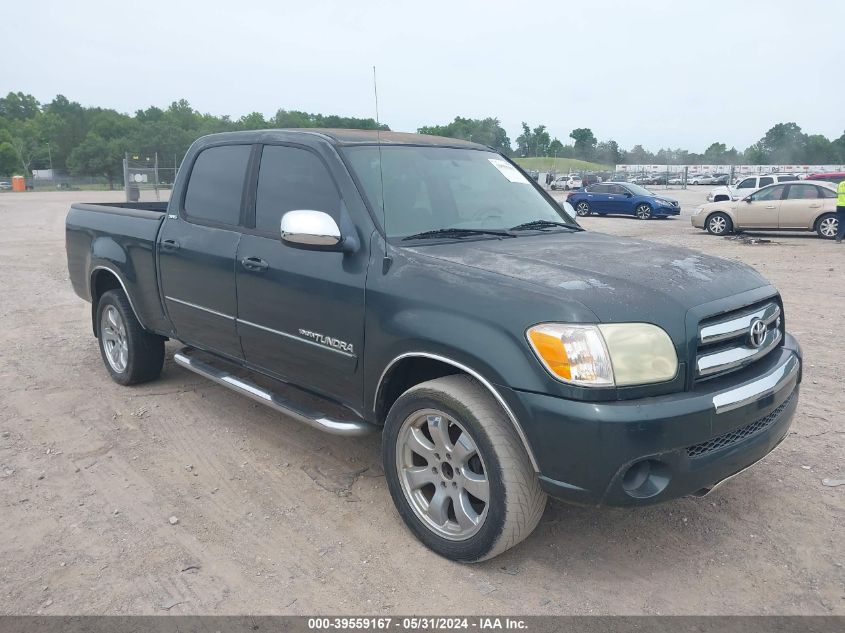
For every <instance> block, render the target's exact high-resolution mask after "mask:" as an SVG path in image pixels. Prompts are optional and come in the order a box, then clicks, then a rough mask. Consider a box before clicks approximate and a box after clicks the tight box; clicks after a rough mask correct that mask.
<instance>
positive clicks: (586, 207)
mask: <svg viewBox="0 0 845 633" xmlns="http://www.w3.org/2000/svg"><path fill="white" fill-rule="evenodd" d="M575 213H577V214H578V215H580V216H581V217H582V218H583V217H585V216H588V215H590V204H589V203H588V202H587V201H586V200H582V201H581V202H579V203H578V204H576V205H575Z"/></svg>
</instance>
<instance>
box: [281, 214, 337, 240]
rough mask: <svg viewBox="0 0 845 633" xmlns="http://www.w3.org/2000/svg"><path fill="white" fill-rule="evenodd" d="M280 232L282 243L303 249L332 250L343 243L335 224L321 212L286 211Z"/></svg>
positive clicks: (330, 217) (327, 215)
mask: <svg viewBox="0 0 845 633" xmlns="http://www.w3.org/2000/svg"><path fill="white" fill-rule="evenodd" d="M281 231H282V241H283V242H286V243H288V244H294V245H297V246H301V247H304V248H309V247H311V248H314V249H318V250H319V249H325V250H333V249H337V248H339V247H340V246H341V243H342V242H343V237H342V236H341V233H340V228H338V226H337V222H335V221H334V218H332V216H330V215H329V214H328V213H325V212H323V211H313V210H310V209H299V210H296V211H288V212H287V213H285V214H284V215H283V216H282V226H281Z"/></svg>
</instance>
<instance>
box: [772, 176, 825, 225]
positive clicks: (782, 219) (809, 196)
mask: <svg viewBox="0 0 845 633" xmlns="http://www.w3.org/2000/svg"><path fill="white" fill-rule="evenodd" d="M820 189H821V188H820V187H817V186H816V185H807V184H798V183H793V184H790V185H787V191H786V195H785V196H784V199H783V200H781V203H780V212H779V214H778V217H779V224H780V228H782V229H811V228H813V224H815V220H816V218H817V217H818V216H819V214H820V213H821V209H822V206H823V204H824V199H823V198H822V192H821V191H820Z"/></svg>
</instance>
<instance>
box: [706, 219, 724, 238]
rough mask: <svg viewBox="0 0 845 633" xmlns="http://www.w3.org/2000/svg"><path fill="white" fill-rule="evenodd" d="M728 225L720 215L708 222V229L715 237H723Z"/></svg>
mask: <svg viewBox="0 0 845 633" xmlns="http://www.w3.org/2000/svg"><path fill="white" fill-rule="evenodd" d="M727 225H728V223H727V222H726V221H725V218H723V217H722V216H720V215H717V216H715V217H712V218H710V220H709V221H708V222H707V227H708V228H709V229H710V232H711V233H713V234H714V235H721V234H722V233H724V232H725V229H726V228H727Z"/></svg>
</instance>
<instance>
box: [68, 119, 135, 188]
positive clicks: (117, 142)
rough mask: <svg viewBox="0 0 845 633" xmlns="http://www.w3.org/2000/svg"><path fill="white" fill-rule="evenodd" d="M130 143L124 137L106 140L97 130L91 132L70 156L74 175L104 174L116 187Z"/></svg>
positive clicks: (69, 162) (71, 169)
mask: <svg viewBox="0 0 845 633" xmlns="http://www.w3.org/2000/svg"><path fill="white" fill-rule="evenodd" d="M127 145H128V143H127V142H126V141H125V140H122V139H111V140H106V139H104V138H103V137H102V136H100V135H99V134H97V133H96V132H89V133H88V136H86V137H85V140H84V141H82V143H80V144H79V145H78V146H77V147H76V148H75V149H74V150H73V151H72V152H71V154H70V156H69V157H68V167H69V168H70V171H71V173H72V174H74V175H78V176H103V177H105V179H106V180H107V181H108V183H109V189H114V183H115V181H117V180H118V179H119V178H120V177H121V176H122V175H123V157H124V153H125V151H126V148H127Z"/></svg>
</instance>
